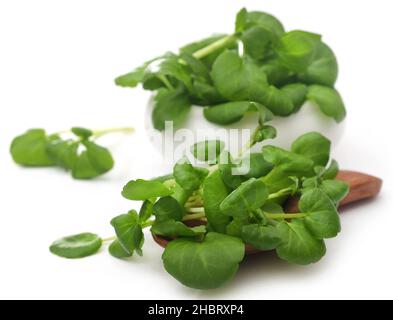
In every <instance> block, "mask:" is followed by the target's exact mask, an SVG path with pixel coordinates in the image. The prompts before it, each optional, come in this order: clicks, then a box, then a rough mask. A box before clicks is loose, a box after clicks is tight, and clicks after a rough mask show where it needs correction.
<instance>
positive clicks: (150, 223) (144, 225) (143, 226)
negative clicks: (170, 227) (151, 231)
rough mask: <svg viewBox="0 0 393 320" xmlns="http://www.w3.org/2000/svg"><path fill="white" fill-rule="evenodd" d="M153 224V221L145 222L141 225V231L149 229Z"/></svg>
mask: <svg viewBox="0 0 393 320" xmlns="http://www.w3.org/2000/svg"><path fill="white" fill-rule="evenodd" d="M153 224H154V220H149V221H146V222H145V223H142V224H141V227H142V229H144V228H148V227H151V226H152V225H153Z"/></svg>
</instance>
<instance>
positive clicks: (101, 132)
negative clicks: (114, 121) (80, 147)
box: [93, 127, 135, 139]
mask: <svg viewBox="0 0 393 320" xmlns="http://www.w3.org/2000/svg"><path fill="white" fill-rule="evenodd" d="M134 131H135V129H134V128H130V127H122V128H108V129H102V130H96V131H94V132H93V137H94V138H95V139H98V138H100V137H102V136H104V135H106V134H110V133H125V134H129V133H133V132H134Z"/></svg>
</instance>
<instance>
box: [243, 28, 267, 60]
mask: <svg viewBox="0 0 393 320" xmlns="http://www.w3.org/2000/svg"><path fill="white" fill-rule="evenodd" d="M240 39H241V40H242V42H243V45H244V52H245V53H246V54H247V55H249V56H250V57H252V58H253V59H256V60H261V59H263V58H264V57H265V55H266V53H267V51H268V50H269V47H270V45H271V43H272V42H273V41H274V38H273V36H272V33H271V31H270V30H268V29H266V28H263V27H260V26H256V27H253V28H250V29H247V30H245V31H244V32H243V33H242V35H241V37H240Z"/></svg>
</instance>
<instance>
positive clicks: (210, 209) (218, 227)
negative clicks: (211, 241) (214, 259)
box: [203, 171, 230, 233]
mask: <svg viewBox="0 0 393 320" xmlns="http://www.w3.org/2000/svg"><path fill="white" fill-rule="evenodd" d="M203 191H204V192H203V202H204V207H205V213H206V218H207V221H208V223H209V226H210V227H211V228H212V229H213V230H214V231H217V232H220V233H225V228H226V226H227V225H228V223H229V221H230V218H229V217H228V216H226V215H224V214H223V213H222V212H221V210H220V204H221V202H222V201H223V200H224V199H225V198H226V197H227V196H228V189H227V187H226V185H225V184H224V182H223V180H222V178H221V174H220V172H219V171H215V172H213V173H212V174H210V175H209V176H208V177H207V178H206V179H205V182H204V184H203Z"/></svg>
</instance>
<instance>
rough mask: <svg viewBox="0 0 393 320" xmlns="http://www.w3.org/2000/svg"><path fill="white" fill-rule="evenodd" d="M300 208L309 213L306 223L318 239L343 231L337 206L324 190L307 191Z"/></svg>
mask: <svg viewBox="0 0 393 320" xmlns="http://www.w3.org/2000/svg"><path fill="white" fill-rule="evenodd" d="M299 209H300V211H301V212H302V213H307V217H306V218H304V223H305V225H306V227H307V228H308V229H309V230H310V231H311V233H312V234H313V235H314V236H315V237H316V238H317V239H326V238H334V237H335V236H337V234H338V233H339V232H340V231H341V225H340V217H339V216H338V212H337V209H336V206H335V205H334V204H333V202H332V201H331V200H330V198H329V197H328V196H327V195H326V194H325V193H324V192H323V191H322V190H320V189H318V188H315V189H311V190H308V191H306V192H305V193H304V194H303V195H302V197H301V198H300V202H299Z"/></svg>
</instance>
